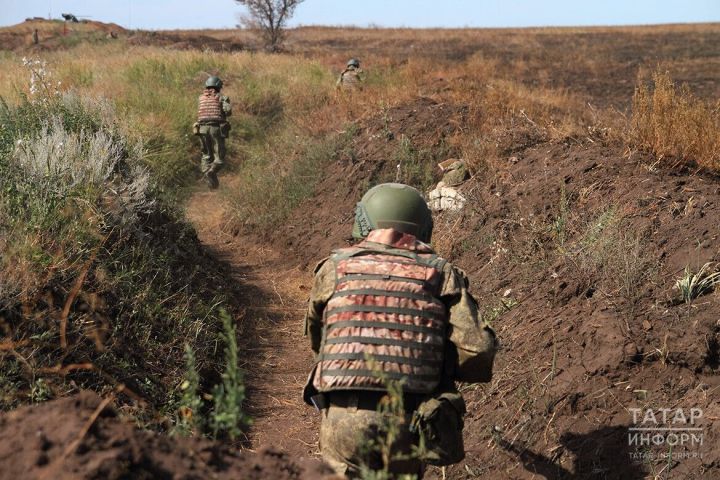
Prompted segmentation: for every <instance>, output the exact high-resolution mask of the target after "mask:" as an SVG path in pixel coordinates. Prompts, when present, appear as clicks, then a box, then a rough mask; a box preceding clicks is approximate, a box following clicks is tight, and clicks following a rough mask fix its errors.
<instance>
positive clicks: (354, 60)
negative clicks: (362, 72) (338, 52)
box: [347, 58, 360, 68]
mask: <svg viewBox="0 0 720 480" xmlns="http://www.w3.org/2000/svg"><path fill="white" fill-rule="evenodd" d="M347 66H348V67H355V68H360V60H358V59H357V58H351V59H350V60H349V61H348V63H347Z"/></svg>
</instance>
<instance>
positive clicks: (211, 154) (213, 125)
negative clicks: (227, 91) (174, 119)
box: [193, 76, 232, 189]
mask: <svg viewBox="0 0 720 480" xmlns="http://www.w3.org/2000/svg"><path fill="white" fill-rule="evenodd" d="M222 87H223V82H222V80H220V79H219V78H218V77H215V76H213V77H210V78H208V79H207V81H206V82H205V90H204V91H203V93H202V95H200V98H199V99H198V120H197V122H196V123H195V124H194V125H193V133H195V135H198V136H199V137H200V141H201V146H202V161H201V164H200V169H201V170H202V173H203V175H205V179H206V180H207V183H208V186H209V187H210V188H212V189H215V188H217V187H218V186H219V185H220V182H219V181H218V178H217V172H218V171H219V170H220V169H221V168H222V166H223V164H224V163H225V139H226V138H227V137H228V135H229V133H230V123H228V121H227V117H229V116H230V115H231V114H232V106H231V105H230V99H229V98H228V97H226V96H225V95H220V91H221V90H222Z"/></svg>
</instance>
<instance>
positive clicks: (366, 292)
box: [303, 183, 497, 478]
mask: <svg viewBox="0 0 720 480" xmlns="http://www.w3.org/2000/svg"><path fill="white" fill-rule="evenodd" d="M432 229H433V221H432V216H431V213H430V209H429V208H428V205H427V203H426V202H425V200H424V199H423V198H422V196H421V194H420V192H418V191H417V190H415V189H414V188H412V187H409V186H407V185H402V184H397V183H388V184H382V185H378V186H376V187H373V188H371V189H370V190H369V191H368V192H367V193H366V194H365V195H364V196H363V198H362V200H361V201H360V202H359V203H358V204H357V208H356V214H355V225H354V227H353V237H355V238H356V239H357V240H359V241H360V243H358V244H356V245H355V246H353V247H348V248H342V249H339V250H335V251H334V252H333V253H332V255H331V256H330V257H328V258H326V259H325V260H323V261H322V262H320V263H319V264H318V266H317V268H316V269H315V280H314V284H313V288H312V291H311V295H310V300H309V305H308V311H307V314H306V317H305V334H306V335H307V336H309V337H310V343H311V348H312V350H313V352H315V354H316V358H315V360H316V363H315V366H314V367H313V370H312V372H311V374H310V377H309V378H308V382H307V384H306V386H305V390H304V392H303V398H304V400H305V402H306V403H308V404H311V405H314V406H315V407H316V408H318V409H319V410H320V411H321V414H322V424H321V427H320V450H321V453H322V457H323V459H324V460H325V461H326V462H327V463H328V464H330V465H331V466H332V467H333V468H334V469H335V470H336V472H337V473H338V474H344V475H347V476H349V477H351V478H357V477H358V476H360V475H361V472H362V471H363V470H367V469H369V470H374V471H381V470H384V471H386V472H388V473H390V474H391V476H392V478H397V477H398V476H402V475H410V476H413V475H414V476H415V478H421V477H422V476H423V473H424V471H425V465H426V464H428V463H429V464H433V465H449V464H452V463H456V462H459V461H460V460H462V459H463V457H464V455H465V453H464V448H463V443H462V428H463V415H464V413H465V403H464V401H463V398H462V396H461V395H460V393H459V392H458V391H457V389H456V388H455V381H456V380H457V381H464V382H489V381H490V379H491V377H492V366H493V360H494V357H495V350H496V345H497V343H496V338H495V333H494V332H493V330H492V329H491V328H490V327H489V326H488V325H487V324H486V323H484V322H483V321H481V320H480V318H479V315H478V307H477V304H476V302H475V300H474V299H473V297H472V296H471V295H470V293H469V292H468V279H467V277H466V276H465V274H464V273H463V272H462V271H461V270H459V269H458V268H455V267H454V266H452V265H451V264H450V263H448V262H447V261H446V260H444V259H443V258H442V257H440V256H438V255H437V254H435V253H434V252H433V250H432V248H431V247H430V245H428V243H429V242H430V237H431V234H432ZM392 382H396V383H394V385H400V386H401V388H402V392H401V393H400V394H399V395H398V394H395V398H394V399H393V398H392V397H391V396H390V395H389V393H388V388H389V387H391V386H392V385H393V383H392ZM397 397H401V399H402V402H403V406H404V413H403V412H400V414H396V415H390V414H389V413H388V412H387V406H388V405H391V404H392V403H391V402H393V401H394V402H395V404H397V400H399V398H397ZM383 409H384V410H383ZM395 413H398V412H395ZM393 418H394V419H395V420H393ZM421 436H422V437H423V439H424V445H425V450H424V451H419V450H418V449H417V448H414V447H419V446H420V445H421V442H420V437H421ZM388 452H389V454H388Z"/></svg>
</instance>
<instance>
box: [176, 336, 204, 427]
mask: <svg viewBox="0 0 720 480" xmlns="http://www.w3.org/2000/svg"><path fill="white" fill-rule="evenodd" d="M199 388H200V375H198V371H197V366H196V361H195V352H193V349H192V347H190V345H188V344H185V378H184V380H183V382H182V383H181V384H180V390H181V391H182V395H181V397H180V406H179V407H178V412H177V420H176V423H175V429H174V431H175V432H176V433H179V434H180V435H183V436H187V435H193V434H195V433H197V432H198V431H200V430H202V428H203V423H204V422H203V417H202V415H201V413H200V409H201V408H202V400H201V399H200V396H199V395H198V390H199Z"/></svg>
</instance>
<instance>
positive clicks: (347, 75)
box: [335, 66, 363, 91]
mask: <svg viewBox="0 0 720 480" xmlns="http://www.w3.org/2000/svg"><path fill="white" fill-rule="evenodd" d="M362 74H363V71H362V69H360V68H355V67H353V66H349V67H347V68H346V69H345V70H344V71H343V72H342V73H341V74H340V77H338V80H337V83H336V85H335V86H336V87H337V88H339V89H342V90H349V91H353V90H360V89H362V81H363V79H362Z"/></svg>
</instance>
